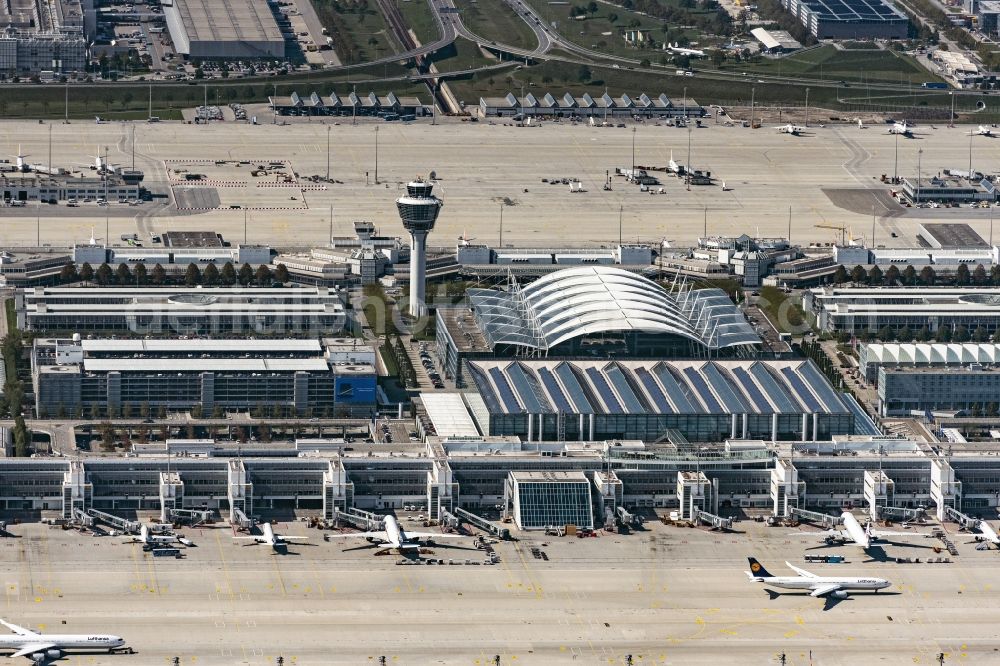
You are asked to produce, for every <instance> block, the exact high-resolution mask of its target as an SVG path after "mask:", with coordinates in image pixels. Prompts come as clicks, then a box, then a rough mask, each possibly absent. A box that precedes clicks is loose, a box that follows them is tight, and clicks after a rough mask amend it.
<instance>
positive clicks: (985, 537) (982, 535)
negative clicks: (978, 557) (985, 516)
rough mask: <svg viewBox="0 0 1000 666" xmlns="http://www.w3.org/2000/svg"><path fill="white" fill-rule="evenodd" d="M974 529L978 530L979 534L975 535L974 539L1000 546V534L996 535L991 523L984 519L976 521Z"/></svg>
mask: <svg viewBox="0 0 1000 666" xmlns="http://www.w3.org/2000/svg"><path fill="white" fill-rule="evenodd" d="M976 529H977V530H979V534H977V535H976V541H985V542H986V543H991V544H993V545H994V546H997V547H998V548H1000V535H997V532H996V530H995V529H993V526H992V525H990V524H989V523H988V522H986V521H985V520H980V521H979V522H978V523H976Z"/></svg>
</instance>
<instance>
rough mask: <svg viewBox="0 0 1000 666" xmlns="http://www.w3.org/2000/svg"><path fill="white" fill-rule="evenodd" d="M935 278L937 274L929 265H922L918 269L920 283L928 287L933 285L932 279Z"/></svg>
mask: <svg viewBox="0 0 1000 666" xmlns="http://www.w3.org/2000/svg"><path fill="white" fill-rule="evenodd" d="M935 280H937V274H936V273H934V269H933V268H931V267H930V266H924V267H923V268H921V269H920V283H921V284H923V285H926V286H928V287H933V286H934V281H935Z"/></svg>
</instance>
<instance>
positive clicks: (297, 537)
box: [280, 534, 309, 541]
mask: <svg viewBox="0 0 1000 666" xmlns="http://www.w3.org/2000/svg"><path fill="white" fill-rule="evenodd" d="M280 538H281V539H282V541H301V540H305V539H308V538H309V537H307V536H285V535H284V534H282V535H281V537H280Z"/></svg>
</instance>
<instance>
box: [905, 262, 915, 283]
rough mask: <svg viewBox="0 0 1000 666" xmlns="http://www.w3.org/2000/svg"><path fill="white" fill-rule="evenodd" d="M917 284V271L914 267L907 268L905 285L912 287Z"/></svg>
mask: <svg viewBox="0 0 1000 666" xmlns="http://www.w3.org/2000/svg"><path fill="white" fill-rule="evenodd" d="M916 282H917V269H916V268H914V267H913V266H907V267H906V268H904V269H903V284H905V285H912V284H916Z"/></svg>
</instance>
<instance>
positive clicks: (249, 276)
mask: <svg viewBox="0 0 1000 666" xmlns="http://www.w3.org/2000/svg"><path fill="white" fill-rule="evenodd" d="M236 277H237V280H239V283H240V284H241V285H243V286H244V287H245V286H247V285H248V284H250V283H251V282H253V268H251V267H250V264H243V265H242V266H240V272H239V274H238V275H237V276H236Z"/></svg>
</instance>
